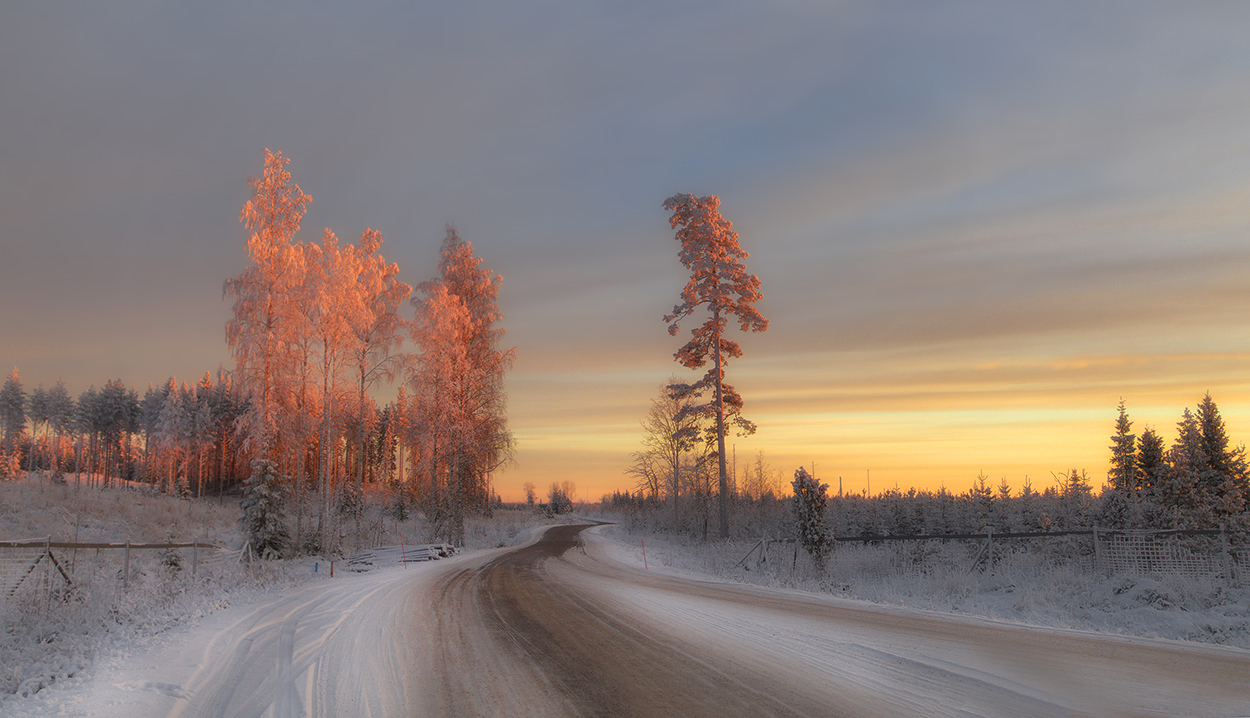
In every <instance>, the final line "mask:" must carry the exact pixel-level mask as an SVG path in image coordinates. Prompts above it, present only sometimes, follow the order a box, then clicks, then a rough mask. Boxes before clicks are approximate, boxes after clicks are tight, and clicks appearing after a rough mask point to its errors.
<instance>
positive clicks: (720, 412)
mask: <svg viewBox="0 0 1250 718" xmlns="http://www.w3.org/2000/svg"><path fill="white" fill-rule="evenodd" d="M712 321H713V322H715V326H716V335H715V336H714V337H713V338H712V341H714V342H715V343H716V453H717V459H718V460H719V461H718V463H719V465H720V537H721V538H729V478H728V477H727V476H726V475H725V398H724V395H723V394H722V393H721V392H722V386H721V385H722V379H723V377H722V372H721V356H720V332H721V330H720V312H719V311H717V312H715V313H714V314H713V315H712Z"/></svg>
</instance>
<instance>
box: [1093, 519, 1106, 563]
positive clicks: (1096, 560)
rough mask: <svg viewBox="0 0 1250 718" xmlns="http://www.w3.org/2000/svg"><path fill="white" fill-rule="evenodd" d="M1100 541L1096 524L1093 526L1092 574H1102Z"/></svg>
mask: <svg viewBox="0 0 1250 718" xmlns="http://www.w3.org/2000/svg"><path fill="white" fill-rule="evenodd" d="M1103 563H1104V562H1103V558H1102V541H1100V540H1099V539H1098V524H1094V572H1095V573H1102V567H1103Z"/></svg>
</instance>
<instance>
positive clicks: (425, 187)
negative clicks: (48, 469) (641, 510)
mask: <svg viewBox="0 0 1250 718" xmlns="http://www.w3.org/2000/svg"><path fill="white" fill-rule="evenodd" d="M712 7H715V8H716V11H715V12H713V11H711V10H709V9H708V8H703V7H696V8H687V9H685V10H684V11H682V12H668V13H666V14H665V20H664V22H657V21H656V20H655V17H656V15H655V9H654V8H651V7H650V6H646V5H640V6H636V7H630V8H625V9H620V10H616V11H613V12H609V11H596V10H589V9H581V8H579V9H577V10H575V11H572V12H561V11H560V10H559V9H558V8H552V7H542V8H539V9H537V10H533V9H521V8H514V7H511V6H508V5H506V4H500V5H497V6H493V12H489V13H485V14H478V13H474V11H473V10H472V9H468V8H460V7H442V8H437V9H424V8H419V9H418V8H412V9H404V10H387V11H382V10H376V11H373V12H370V11H365V10H361V11H358V12H349V11H347V10H338V9H322V10H309V11H305V12H303V13H301V14H299V15H298V16H294V17H290V16H289V15H290V14H289V13H284V14H281V15H278V14H276V11H269V10H267V9H263V8H260V9H253V10H249V11H248V13H246V14H245V13H243V12H242V10H241V9H239V8H235V9H234V11H233V12H232V10H231V8H229V7H225V6H214V7H197V8H159V9H156V10H153V9H151V8H146V7H142V6H138V5H136V6H130V7H122V8H111V9H110V10H108V11H105V10H102V9H85V10H83V11H82V12H81V13H77V14H75V15H74V16H70V17H63V16H61V14H60V13H58V12H57V11H56V10H55V9H52V8H48V7H42V6H29V7H25V6H23V7H15V8H9V9H6V10H4V11H0V47H3V48H4V53H5V56H6V58H8V61H6V62H3V63H0V84H2V85H3V86H4V87H6V96H7V97H8V98H9V99H8V101H7V102H6V107H5V108H4V109H3V110H0V116H2V117H4V119H5V126H6V132H5V133H3V135H0V138H2V139H0V157H2V158H3V161H2V162H0V243H2V247H3V256H4V257H5V260H4V262H3V263H0V303H3V305H4V306H6V307H9V309H10V311H9V312H8V313H7V316H6V318H5V319H4V320H3V324H0V367H2V368H3V369H4V370H5V371H6V372H7V371H8V370H9V369H10V368H11V367H13V366H17V367H18V368H19V370H20V372H21V376H22V379H23V384H24V386H25V389H26V390H27V391H28V392H29V391H30V390H31V389H33V388H35V387H36V386H38V385H43V386H44V387H45V388H49V387H51V386H52V385H54V384H55V383H56V381H57V380H58V379H63V380H64V381H65V383H66V385H67V388H68V389H69V390H70V393H71V395H72V396H74V397H77V396H78V394H79V393H80V392H81V391H83V390H85V389H86V388H87V387H88V386H91V385H94V386H96V387H97V388H98V387H100V386H101V385H102V384H103V383H104V382H105V381H106V380H110V379H117V378H120V379H122V380H123V381H124V382H125V383H126V384H127V385H128V386H133V387H134V388H136V389H137V390H139V391H140V393H142V391H143V389H144V388H145V387H146V386H147V385H148V384H149V383H152V384H156V385H159V384H161V383H163V382H164V381H165V380H166V379H167V378H168V377H170V376H173V377H176V378H177V380H178V381H179V382H180V383H181V382H183V381H186V382H188V383H194V382H195V381H196V380H197V379H198V378H199V377H200V376H202V374H203V373H204V372H205V371H215V369H216V367H217V366H218V365H219V364H221V365H224V366H226V368H231V366H232V364H233V362H232V361H231V359H230V354H229V351H228V349H227V346H226V342H225V330H224V327H225V323H226V321H227V319H228V318H229V317H230V303H229V301H228V300H225V299H224V298H223V296H222V291H221V289H222V283H223V282H224V281H225V280H226V279H228V278H230V277H233V276H236V275H238V274H239V273H240V272H241V271H243V269H244V267H245V266H246V265H247V256H246V251H245V247H244V241H245V236H246V235H245V233H244V230H243V227H242V225H240V224H239V222H238V215H239V211H240V208H241V207H242V205H243V203H244V202H245V201H246V200H247V198H248V196H249V192H248V188H247V184H246V180H247V178H249V177H256V176H259V175H260V173H261V171H262V168H263V166H262V159H263V157H262V150H263V149H264V148H266V147H268V148H270V149H273V150H275V151H281V152H283V154H284V155H285V156H287V157H289V158H290V160H291V163H290V165H289V167H288V169H289V170H290V171H291V173H292V179H293V181H294V182H295V183H296V184H298V185H300V187H301V188H302V189H303V190H304V191H305V192H307V193H308V194H310V195H311V196H312V197H313V200H314V201H313V204H312V205H311V206H310V208H309V211H308V214H307V216H306V217H305V221H304V223H303V227H302V229H301V231H300V234H299V235H298V238H299V239H301V240H303V241H315V240H316V238H317V237H318V236H319V235H320V231H321V228H322V227H329V228H332V229H334V230H335V231H336V232H337V233H338V234H339V236H340V237H341V238H342V241H344V242H355V241H356V238H358V237H359V234H360V232H361V231H362V230H363V229H364V228H365V227H372V228H374V229H378V230H380V231H381V232H382V233H383V236H384V237H385V243H384V244H383V245H382V248H381V250H380V252H381V254H382V255H383V256H385V257H386V258H387V260H388V261H394V262H397V263H398V265H399V270H400V274H399V279H400V280H402V281H404V282H407V283H409V284H412V285H414V286H415V285H416V284H418V283H419V282H421V281H424V280H426V279H429V278H432V277H433V276H434V275H435V274H436V273H437V259H438V242H439V240H440V239H441V235H442V227H443V226H444V225H445V224H448V223H451V224H455V225H456V226H457V227H458V228H459V230H460V231H461V234H462V236H463V237H464V238H465V239H466V240H468V241H469V242H471V243H472V244H473V246H474V248H475V249H476V251H477V254H478V255H479V256H480V257H482V259H483V266H484V267H486V268H489V269H491V270H493V271H495V272H497V273H499V274H500V275H502V276H503V285H502V288H501V290H500V295H499V304H500V307H501V309H502V311H503V315H504V316H503V320H502V327H503V328H504V329H505V330H507V332H508V333H507V335H506V337H505V340H504V342H505V346H515V347H517V361H516V365H515V367H514V368H513V369H512V370H511V371H510V372H509V373H508V374H507V375H506V377H505V387H506V389H507V391H508V394H509V407H508V416H509V426H510V428H511V430H512V432H513V434H514V436H515V438H516V441H517V455H516V460H517V463H516V466H514V467H509V468H506V469H505V470H503V471H501V472H498V473H496V475H495V479H494V486H495V490H496V491H497V492H498V493H499V494H500V495H501V496H502V497H503V498H504V499H505V500H509V501H512V500H519V499H520V497H521V486H522V484H523V483H524V482H527V481H531V482H533V483H534V484H535V485H536V486H537V487H538V489H539V493H540V494H542V493H543V492H544V491H545V487H546V486H547V485H548V484H550V483H551V482H553V481H555V482H560V481H573V482H575V483H576V485H577V488H578V498H579V499H585V500H592V501H593V500H597V499H598V498H599V497H600V496H601V495H603V494H608V493H611V492H612V491H614V490H622V489H625V488H630V489H632V488H633V486H632V481H631V479H630V478H629V477H627V476H626V475H625V468H626V467H627V465H628V463H629V454H630V452H632V451H634V450H636V449H637V448H638V446H639V442H640V440H641V437H642V430H641V427H640V422H641V420H642V419H643V417H644V415H645V413H646V410H647V407H648V405H649V402H650V400H651V398H652V397H653V396H654V395H655V393H656V391H657V390H658V388H659V386H660V385H661V384H662V383H663V382H664V381H665V380H666V379H667V378H668V377H669V375H670V374H677V375H678V376H679V377H685V376H690V377H693V376H695V373H694V372H685V371H684V370H682V369H681V367H680V366H678V365H677V364H676V362H674V361H673V360H672V354H673V352H675V351H676V350H677V348H678V347H679V346H680V345H681V344H682V343H684V341H685V337H687V336H688V333H687V332H688V331H689V329H690V328H691V326H693V324H690V325H683V327H682V334H681V335H680V336H677V337H670V336H668V335H667V333H666V332H665V323H664V322H663V320H662V317H663V315H664V314H665V313H666V312H668V311H669V310H670V309H671V307H672V306H673V305H674V304H675V303H677V302H678V301H679V297H678V293H679V291H680V289H681V287H682V285H683V284H684V282H685V273H684V271H683V270H682V268H681V266H680V264H679V263H678V261H677V243H676V242H675V241H674V238H673V232H672V230H671V229H669V227H668V222H667V213H666V212H665V211H664V209H663V208H662V207H661V203H662V202H663V200H664V198H665V197H668V196H670V195H671V194H673V193H674V192H692V193H694V194H696V195H708V194H714V195H718V196H719V197H720V198H721V200H722V205H721V211H722V213H723V214H724V216H725V218H726V219H728V220H729V221H731V222H733V223H734V228H735V229H736V230H737V231H738V233H739V234H740V235H741V242H742V247H743V248H744V249H745V250H746V251H747V252H749V253H750V254H751V256H750V258H748V259H747V260H746V267H747V271H748V272H750V273H752V274H756V275H758V276H759V277H760V279H761V281H762V284H763V286H762V291H763V299H762V300H761V302H760V305H759V306H760V310H761V312H762V313H763V315H764V316H765V317H767V318H768V319H769V320H770V322H771V326H770V328H769V330H768V331H767V332H764V333H761V334H749V335H742V334H741V333H740V332H738V331H737V330H736V329H735V330H732V331H731V332H730V338H731V339H734V340H736V341H740V343H741V344H742V345H743V349H744V356H743V357H742V358H741V359H740V360H736V361H734V362H732V363H731V364H730V366H729V368H728V371H727V379H728V381H730V382H731V383H733V384H735V385H736V386H737V387H738V389H739V391H740V392H741V394H742V396H743V398H744V399H745V408H744V412H743V413H744V415H745V416H746V417H748V418H749V419H751V420H753V421H755V422H756V424H757V425H758V426H759V430H758V432H757V434H756V435H755V436H753V437H749V438H745V439H740V438H736V437H732V436H731V438H730V439H729V440H728V441H727V444H729V445H733V446H734V447H735V450H736V452H737V453H738V454H740V456H739V457H738V460H739V461H740V462H741V461H743V459H746V463H749V462H750V461H752V460H753V459H754V456H755V453H756V451H761V450H762V451H763V452H764V453H765V458H766V460H767V461H768V462H769V464H770V465H771V466H772V467H773V468H774V469H775V470H780V471H781V472H782V476H783V480H784V481H785V482H788V477H789V476H790V475H792V473H793V471H794V469H795V468H797V467H798V466H805V467H809V468H810V467H812V466H813V465H814V466H815V473H816V475H817V476H818V477H819V478H820V479H821V480H822V481H825V482H828V483H829V484H830V485H831V487H836V484H837V479H838V477H839V476H841V477H842V479H843V485H844V488H845V489H846V490H847V491H848V492H850V491H852V490H855V491H856V492H858V490H859V489H861V488H865V484H866V477H867V472H869V471H871V475H872V487H873V493H874V494H875V493H880V491H881V490H882V489H885V488H892V487H894V486H896V485H897V486H898V487H899V488H901V489H903V490H906V489H907V488H909V487H913V486H914V487H915V488H917V489H922V490H936V489H937V488H938V486H940V485H944V486H945V487H946V488H947V489H948V490H951V491H954V492H956V493H962V492H963V491H964V490H966V489H967V488H968V487H970V486H972V484H973V483H974V482H975V481H976V478H977V476H978V475H979V474H981V473H982V472H984V474H985V475H987V476H988V477H989V479H990V481H991V482H993V483H995V484H997V483H998V481H999V479H1000V478H1005V479H1006V480H1007V482H1008V483H1009V484H1010V485H1011V486H1012V489H1013V493H1018V491H1019V487H1020V486H1021V484H1022V483H1023V481H1024V479H1025V477H1026V476H1028V477H1029V478H1030V480H1031V483H1032V485H1033V486H1034V488H1035V489H1036V490H1039V491H1040V490H1043V489H1044V488H1045V487H1046V486H1049V485H1051V484H1052V483H1053V479H1052V478H1051V477H1052V475H1053V474H1054V473H1057V472H1062V471H1068V470H1070V469H1073V468H1076V469H1084V470H1086V471H1087V472H1088V474H1089V476H1090V480H1091V483H1092V484H1093V485H1094V486H1095V488H1098V487H1099V486H1101V484H1102V483H1103V481H1104V480H1105V475H1106V470H1107V465H1108V460H1109V457H1110V449H1109V444H1110V437H1111V435H1112V433H1113V431H1114V424H1115V419H1116V405H1117V403H1118V402H1119V401H1120V400H1121V399H1123V400H1124V401H1125V403H1126V405H1127V409H1128V413H1129V416H1130V418H1131V419H1132V421H1133V422H1134V424H1133V431H1134V432H1135V433H1137V434H1138V435H1140V433H1141V431H1142V429H1143V428H1144V427H1146V426H1152V427H1153V428H1155V429H1156V431H1157V432H1158V433H1159V434H1160V435H1161V436H1163V437H1164V439H1165V441H1166V442H1167V444H1168V445H1170V444H1171V442H1172V440H1173V438H1174V437H1175V434H1176V432H1175V426H1176V422H1177V421H1179V419H1180V415H1181V411H1182V409H1183V408H1184V407H1193V406H1195V405H1196V404H1197V402H1198V401H1199V400H1200V399H1201V398H1202V396H1203V394H1204V393H1206V392H1208V391H1209V392H1210V393H1211V395H1212V397H1213V398H1214V399H1215V401H1216V402H1217V404H1218V405H1219V407H1220V409H1221V412H1222V414H1223V417H1224V419H1225V421H1226V424H1227V427H1228V433H1229V436H1230V438H1231V439H1232V441H1233V443H1235V444H1240V443H1243V442H1245V441H1246V440H1247V439H1246V437H1247V436H1250V381H1247V371H1246V366H1247V360H1248V359H1250V331H1247V330H1248V329H1250V324H1248V323H1247V322H1246V320H1245V317H1246V316H1247V313H1248V312H1247V310H1250V288H1248V287H1247V285H1246V283H1245V281H1244V276H1246V271H1245V270H1246V269H1247V268H1250V243H1247V242H1246V238H1247V237H1248V236H1250V162H1246V161H1245V159H1246V158H1247V155H1250V98H1246V97H1245V96H1244V92H1242V79H1243V78H1244V77H1245V71H1246V69H1247V68H1250V38H1245V37H1242V36H1241V35H1242V34H1243V33H1239V32H1238V30H1239V29H1240V28H1242V27H1245V26H1246V22H1245V21H1247V20H1250V8H1231V9H1230V8H1220V9H1201V10H1195V9H1192V8H1185V9H1177V10H1171V9H1168V8H1157V7H1148V8H1144V9H1139V10H1140V11H1139V12H1137V13H1135V14H1129V15H1126V14H1124V13H1123V12H1117V11H1115V10H1114V9H1104V8H1093V9H1090V8H1086V7H1084V6H1077V5H1075V4H1072V5H1057V6H1050V7H1045V8H1041V7H1039V8H1023V9H1009V8H1001V7H999V6H997V5H995V4H993V3H988V2H968V3H960V4H957V5H955V6H953V7H946V8H943V9H936V8H927V7H908V6H903V7H897V8H896V7H889V8H885V7H881V6H878V5H875V4H862V5H855V4H852V5H849V6H845V7H839V8H823V7H816V8H806V7H798V6H788V7H784V8H779V9H778V8H772V9H768V10H765V9H760V8H755V7H754V6H752V5H750V4H747V3H743V4H739V5H728V6H726V5H717V6H712ZM1077 7H1081V8H1082V11H1081V14H1080V17H1081V22H1080V23H1073V22H1071V20H1072V16H1071V10H1072V9H1074V8H1077ZM240 17H245V18H247V19H248V20H249V21H250V22H240V21H239V18H240ZM270 26H272V27H273V28H276V29H273V30H272V31H266V32H261V31H259V30H258V29H257V28H261V27H270ZM727 39H728V40H729V41H727ZM255 68H265V70H266V71H264V72H258V71H256V69H255ZM275 93H276V94H277V96H278V97H280V98H281V99H280V100H278V101H276V102H275V101H274V96H275ZM259 108H264V111H261V110H260V109H259ZM1239 160H1240V161H1239ZM412 313H413V312H412V308H411V307H410V306H407V305H405V308H404V316H405V318H409V319H411V317H412ZM408 347H409V348H411V342H409V343H408ZM396 388H397V386H396V385H391V386H389V387H383V388H382V389H381V390H379V391H375V392H374V394H375V396H377V397H378V399H379V403H384V402H385V401H386V400H388V399H393V397H394V395H395V390H396ZM878 482H880V483H878ZM878 487H880V488H878Z"/></svg>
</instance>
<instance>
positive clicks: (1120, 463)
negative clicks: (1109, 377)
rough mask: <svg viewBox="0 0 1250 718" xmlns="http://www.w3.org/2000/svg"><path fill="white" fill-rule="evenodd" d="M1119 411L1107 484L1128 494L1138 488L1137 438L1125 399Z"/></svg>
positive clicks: (1112, 440)
mask: <svg viewBox="0 0 1250 718" xmlns="http://www.w3.org/2000/svg"><path fill="white" fill-rule="evenodd" d="M1119 411H1120V415H1119V417H1118V418H1117V419H1116V422H1115V434H1113V435H1112V436H1111V447H1110V448H1111V467H1110V468H1109V469H1108V470H1107V482H1108V483H1109V484H1110V485H1111V488H1112V489H1113V490H1115V491H1117V492H1120V493H1127V492H1130V491H1133V490H1134V489H1135V488H1136V486H1137V450H1136V449H1137V447H1136V446H1135V444H1136V440H1137V436H1136V435H1135V434H1133V433H1131V432H1130V430H1131V429H1132V428H1133V422H1131V421H1129V420H1128V411H1127V410H1126V409H1125V408H1124V399H1120V406H1119Z"/></svg>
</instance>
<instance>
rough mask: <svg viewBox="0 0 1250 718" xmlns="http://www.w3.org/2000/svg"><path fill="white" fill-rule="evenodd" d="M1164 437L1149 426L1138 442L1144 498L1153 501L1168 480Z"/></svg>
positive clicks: (1139, 473) (1139, 470)
mask: <svg viewBox="0 0 1250 718" xmlns="http://www.w3.org/2000/svg"><path fill="white" fill-rule="evenodd" d="M1167 470H1168V467H1167V463H1166V461H1165V451H1164V443H1163V437H1162V436H1159V434H1158V433H1156V432H1155V430H1154V429H1153V428H1151V427H1149V426H1147V427H1146V428H1145V429H1143V430H1142V434H1141V438H1140V440H1139V441H1138V442H1137V472H1138V481H1139V486H1140V488H1141V493H1142V496H1144V497H1146V498H1147V499H1153V498H1155V497H1156V496H1157V495H1158V492H1159V490H1160V489H1161V487H1162V486H1163V483H1164V481H1165V480H1166V478H1167Z"/></svg>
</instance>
